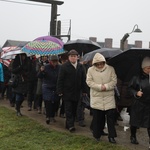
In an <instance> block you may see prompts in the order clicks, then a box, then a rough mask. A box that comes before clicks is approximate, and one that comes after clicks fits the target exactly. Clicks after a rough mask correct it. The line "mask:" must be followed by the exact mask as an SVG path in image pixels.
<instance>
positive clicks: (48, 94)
mask: <svg viewBox="0 0 150 150" xmlns="http://www.w3.org/2000/svg"><path fill="white" fill-rule="evenodd" d="M59 69H60V65H57V66H56V67H55V68H54V66H52V65H51V64H47V65H46V66H45V69H44V71H42V72H41V71H40V72H39V73H38V78H40V79H42V94H43V100H44V101H49V100H52V97H53V95H54V92H56V85H57V79H58V72H59Z"/></svg>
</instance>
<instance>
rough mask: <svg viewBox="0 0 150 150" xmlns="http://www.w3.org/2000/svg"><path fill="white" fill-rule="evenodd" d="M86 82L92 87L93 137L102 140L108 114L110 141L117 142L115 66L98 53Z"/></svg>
mask: <svg viewBox="0 0 150 150" xmlns="http://www.w3.org/2000/svg"><path fill="white" fill-rule="evenodd" d="M86 82H87V85H88V86H89V87H90V100H91V102H90V105H91V108H92V112H93V120H92V124H93V125H92V130H93V137H94V138H95V139H96V141H100V137H101V136H102V133H103V127H104V125H103V123H104V119H105V115H106V116H107V125H108V134H109V135H108V139H109V142H110V143H116V140H115V139H114V138H115V137H116V136H117V134H116V129H115V109H116V103H115V97H114V88H115V86H116V83H117V76H116V74H115V70H114V68H113V67H111V66H109V65H107V64H106V60H105V57H104V56H103V55H101V54H100V53H96V54H95V56H94V58H93V61H92V66H91V67H90V68H89V69H88V72H87V78H86Z"/></svg>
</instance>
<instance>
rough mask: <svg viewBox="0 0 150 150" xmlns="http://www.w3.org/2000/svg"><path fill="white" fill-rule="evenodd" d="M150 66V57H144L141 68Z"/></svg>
mask: <svg viewBox="0 0 150 150" xmlns="http://www.w3.org/2000/svg"><path fill="white" fill-rule="evenodd" d="M149 66H150V57H145V58H144V59H143V61H142V66H141V67H142V68H145V67H149Z"/></svg>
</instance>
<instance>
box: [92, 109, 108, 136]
mask: <svg viewBox="0 0 150 150" xmlns="http://www.w3.org/2000/svg"><path fill="white" fill-rule="evenodd" d="M91 112H92V114H93V109H92V108H91ZM102 115H104V116H102V120H101V124H102V125H101V126H102V130H101V132H103V130H104V128H105V122H106V117H105V112H104V114H102ZM90 129H91V131H92V132H93V119H92V122H91V125H90ZM100 135H101V134H100Z"/></svg>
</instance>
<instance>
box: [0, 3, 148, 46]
mask: <svg viewBox="0 0 150 150" xmlns="http://www.w3.org/2000/svg"><path fill="white" fill-rule="evenodd" d="M10 1H13V2H10ZM10 1H9V0H0V46H3V44H4V43H5V41H6V40H7V39H11V40H23V41H31V40H34V39H35V38H37V37H39V36H44V35H48V32H49V28H50V27H49V24H50V16H51V5H46V6H43V5H44V4H43V3H42V6H39V5H29V4H21V3H14V2H23V3H29V2H28V1H26V0H10ZM63 1H64V4H63V5H61V6H58V14H61V15H60V16H59V17H58V18H57V19H58V20H62V32H64V31H66V30H67V29H68V28H67V27H68V25H69V20H71V39H78V38H80V39H81V38H82V39H88V38H89V37H90V36H92V37H97V40H98V41H100V42H103V41H104V39H105V38H112V39H113V46H114V47H119V46H120V39H121V38H122V37H123V35H124V34H125V33H129V32H131V31H132V29H133V27H134V25H135V24H138V27H139V28H140V29H141V30H142V33H132V34H131V35H130V37H129V38H128V41H129V42H128V43H130V44H134V41H135V40H142V41H143V47H144V48H148V47H149V41H150V21H149V19H150V8H149V7H150V0H92V1H90V0H63ZM30 4H41V3H30Z"/></svg>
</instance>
